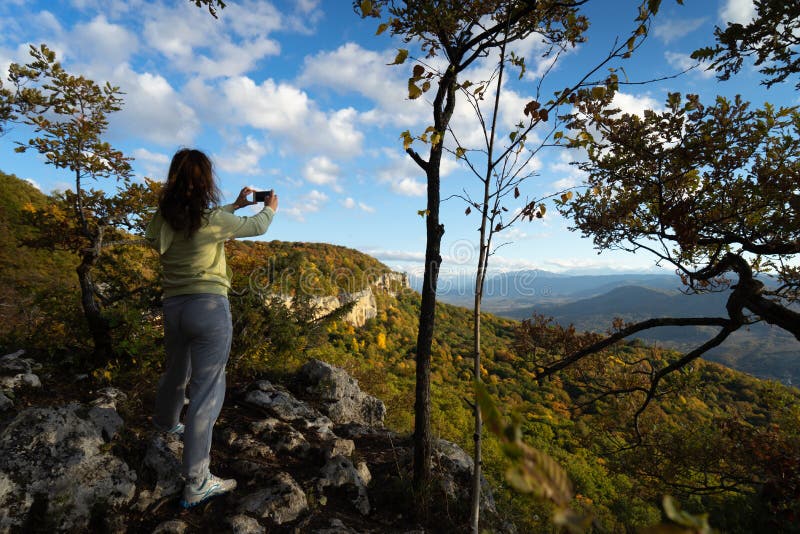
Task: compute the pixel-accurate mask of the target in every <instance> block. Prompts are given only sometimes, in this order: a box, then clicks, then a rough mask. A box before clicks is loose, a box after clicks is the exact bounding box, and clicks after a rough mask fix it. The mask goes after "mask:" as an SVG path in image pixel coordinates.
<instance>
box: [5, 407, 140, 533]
mask: <svg viewBox="0 0 800 534" xmlns="http://www.w3.org/2000/svg"><path fill="white" fill-rule="evenodd" d="M88 413H89V409H87V407H86V406H83V405H80V404H78V403H72V404H68V405H66V406H61V407H57V408H28V409H26V410H23V411H22V412H20V413H19V414H17V416H16V417H15V418H14V419H13V420H12V421H11V422H10V423H9V424H8V426H7V427H6V428H5V429H3V431H2V433H0V480H2V482H0V487H2V488H3V489H2V490H0V493H4V496H3V497H2V499H3V501H4V502H3V506H2V507H0V508H2V510H3V512H2V513H0V514H1V515H0V531H4V530H9V529H14V528H18V527H19V526H20V525H21V524H22V523H23V522H24V521H25V518H26V516H27V514H28V512H29V511H30V510H31V508H32V507H34V506H36V507H39V509H40V510H41V509H42V508H44V509H45V510H46V515H47V517H48V519H49V520H50V521H52V523H53V525H54V528H56V529H58V530H62V531H78V530H85V529H86V528H87V526H88V522H89V519H90V516H91V513H92V510H93V509H94V508H95V507H101V508H102V507H109V508H112V509H113V508H120V507H123V506H125V505H127V504H128V503H129V502H130V501H131V499H132V498H133V495H134V492H135V489H136V487H135V482H136V473H135V472H134V471H132V470H131V469H130V468H129V467H128V465H127V464H125V462H123V461H122V460H120V459H119V458H117V457H116V456H113V455H112V454H109V453H107V452H104V451H105V449H106V448H107V447H106V440H105V439H104V432H103V429H102V428H101V427H100V426H98V425H97V424H96V423H95V422H94V420H93V419H92V418H91V417H89V415H88Z"/></svg>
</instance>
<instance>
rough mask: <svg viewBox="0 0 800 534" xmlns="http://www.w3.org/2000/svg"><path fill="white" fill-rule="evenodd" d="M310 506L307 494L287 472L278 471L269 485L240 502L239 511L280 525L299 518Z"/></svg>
mask: <svg viewBox="0 0 800 534" xmlns="http://www.w3.org/2000/svg"><path fill="white" fill-rule="evenodd" d="M307 508H308V500H307V499H306V494H305V493H304V492H303V490H302V489H301V488H300V486H299V484H297V482H295V480H294V479H293V478H292V477H291V476H290V475H288V474H287V473H283V472H281V473H278V474H277V475H275V476H274V477H272V479H271V480H270V481H269V483H268V484H267V487H266V488H264V489H261V490H258V491H256V492H255V493H251V494H250V495H248V496H247V497H245V498H244V499H242V501H241V503H240V504H239V512H241V513H249V514H251V515H255V516H257V517H261V518H265V519H270V520H271V521H273V522H274V523H276V524H278V525H282V524H284V523H288V522H290V521H294V520H295V519H297V518H298V517H299V516H300V514H302V513H303V512H304V511H305V510H306V509H307Z"/></svg>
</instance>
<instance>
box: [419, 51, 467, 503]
mask: <svg viewBox="0 0 800 534" xmlns="http://www.w3.org/2000/svg"><path fill="white" fill-rule="evenodd" d="M456 78H457V75H456V72H455V69H453V68H452V67H450V68H449V69H448V70H447V72H445V74H444V76H443V77H442V79H441V81H440V82H439V89H438V91H437V94H436V98H435V100H434V105H433V116H434V127H435V128H436V130H437V131H438V132H441V137H442V140H441V141H439V142H438V143H435V144H434V143H431V150H430V158H429V159H428V161H427V162H425V161H422V159H421V158H420V157H419V156H418V155H417V154H416V153H415V152H413V151H412V150H410V149H409V154H410V155H411V156H412V157H413V158H414V160H415V161H416V162H417V163H418V164H419V165H420V166H421V167H422V168H423V169H424V170H425V174H426V176H427V181H428V204H427V210H428V211H427V214H426V221H425V222H426V229H427V241H426V245H425V275H424V277H423V284H422V303H421V305H420V310H419V331H418V333H417V365H416V391H415V401H414V481H413V483H414V490H415V492H416V493H417V495H419V496H420V497H421V499H420V500H419V502H420V503H422V504H423V506H426V505H427V500H428V499H427V492H428V488H429V486H430V480H431V454H432V450H433V439H432V437H431V344H432V343H433V332H434V324H435V319H436V285H437V283H438V280H439V268H440V266H441V264H442V256H441V244H442V235H444V225H443V224H441V223H440V222H439V204H440V202H441V198H440V191H439V189H440V172H439V168H440V165H441V161H442V151H443V150H444V147H443V138H444V132H445V131H446V129H447V126H448V124H449V122H450V118H451V117H452V116H453V110H454V109H455V105H456V87H455V86H456Z"/></svg>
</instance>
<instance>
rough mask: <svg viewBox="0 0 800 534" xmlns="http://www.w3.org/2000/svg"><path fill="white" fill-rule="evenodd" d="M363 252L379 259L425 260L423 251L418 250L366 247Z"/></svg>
mask: <svg viewBox="0 0 800 534" xmlns="http://www.w3.org/2000/svg"><path fill="white" fill-rule="evenodd" d="M364 253H365V254H369V255H370V256H373V257H375V258H377V259H379V260H380V261H425V253H424V252H418V251H413V252H412V251H406V250H383V249H367V250H365V251H364Z"/></svg>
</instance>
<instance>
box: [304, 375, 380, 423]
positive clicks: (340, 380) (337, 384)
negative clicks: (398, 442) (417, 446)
mask: <svg viewBox="0 0 800 534" xmlns="http://www.w3.org/2000/svg"><path fill="white" fill-rule="evenodd" d="M297 378H298V379H299V381H300V382H301V385H302V387H303V388H304V390H305V392H307V393H310V394H312V395H313V396H314V397H315V398H318V399H319V400H320V401H321V402H322V410H323V411H324V412H326V413H327V415H328V417H330V419H331V420H332V421H333V422H334V423H350V422H356V423H362V424H365V425H369V426H379V427H380V426H383V418H384V416H385V415H386V406H385V405H384V404H383V402H382V401H380V400H379V399H376V398H375V397H373V396H372V395H367V394H366V393H364V392H363V391H361V388H360V387H358V381H357V380H356V379H355V378H353V377H351V376H350V375H349V374H347V372H346V371H345V370H344V369H341V368H339V367H334V366H333V365H330V364H327V363H325V362H323V361H320V360H311V361H310V362H308V363H306V364H305V365H304V366H303V367H302V368H301V369H300V372H299V373H298V376H297Z"/></svg>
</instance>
